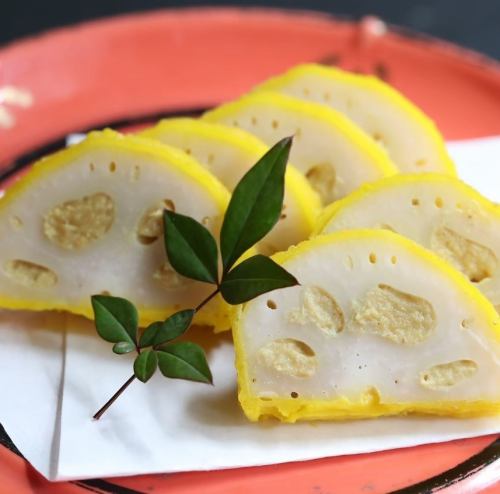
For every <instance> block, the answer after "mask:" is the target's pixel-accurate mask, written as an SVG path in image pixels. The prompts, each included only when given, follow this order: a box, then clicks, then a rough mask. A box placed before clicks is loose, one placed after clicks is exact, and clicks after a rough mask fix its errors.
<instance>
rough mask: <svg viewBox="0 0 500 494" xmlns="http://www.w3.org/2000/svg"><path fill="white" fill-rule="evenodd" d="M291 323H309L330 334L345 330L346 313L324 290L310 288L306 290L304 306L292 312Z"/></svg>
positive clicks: (315, 287)
mask: <svg viewBox="0 0 500 494" xmlns="http://www.w3.org/2000/svg"><path fill="white" fill-rule="evenodd" d="M288 319H289V321H290V322H293V323H299V324H307V323H308V322H309V321H310V322H312V323H314V325H315V326H316V327H317V328H319V329H321V330H322V331H324V332H325V333H328V334H336V333H340V332H341V331H342V330H343V329H344V313H343V312H342V309H341V308H340V307H339V305H338V304H337V301H336V300H335V299H334V298H333V297H332V296H331V295H330V294H329V293H328V292H327V291H326V290H324V289H323V288H320V287H318V286H308V287H306V288H305V289H304V292H303V299H302V306H301V307H300V308H299V309H297V310H294V311H292V312H291V313H290V314H289V316H288Z"/></svg>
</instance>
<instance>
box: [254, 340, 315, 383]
mask: <svg viewBox="0 0 500 494" xmlns="http://www.w3.org/2000/svg"><path fill="white" fill-rule="evenodd" d="M258 358H259V361H260V362H261V363H262V364H263V365H265V366H266V367H268V368H270V369H273V370H275V371H276V372H279V373H281V374H285V375H287V376H292V377H311V376H312V375H313V374H314V373H315V372H316V367H317V361H316V356H315V354H314V351H313V350H312V348H311V347H310V346H309V345H306V344H305V343H304V342H303V341H299V340H294V339H291V338H284V339H280V340H274V341H271V342H270V343H267V344H266V345H264V346H263V347H262V348H261V349H260V350H259V352H258Z"/></svg>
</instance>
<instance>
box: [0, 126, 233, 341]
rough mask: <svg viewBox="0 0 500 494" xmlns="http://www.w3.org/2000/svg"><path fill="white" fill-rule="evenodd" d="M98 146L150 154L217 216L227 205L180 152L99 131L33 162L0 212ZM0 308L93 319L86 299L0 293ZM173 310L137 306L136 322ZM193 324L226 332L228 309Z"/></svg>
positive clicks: (223, 193)
mask: <svg viewBox="0 0 500 494" xmlns="http://www.w3.org/2000/svg"><path fill="white" fill-rule="evenodd" d="M101 147H108V148H110V149H121V150H128V151H131V152H135V153H142V154H146V155H150V156H152V157H153V158H155V159H158V160H159V162H163V163H164V164H165V167H166V168H168V169H172V168H174V169H176V170H177V171H178V172H179V173H181V174H182V175H184V176H186V177H188V178H189V179H190V180H191V181H193V182H194V183H196V184H197V185H200V186H201V187H202V188H203V189H205V190H206V191H207V194H208V195H209V196H211V197H212V198H213V200H214V202H215V203H216V205H217V207H218V208H219V210H220V211H221V213H223V212H224V211H225V209H226V207H227V204H228V202H229V192H228V191H227V189H226V188H225V187H224V186H223V185H222V184H221V183H220V182H219V180H217V179H216V178H215V177H214V176H213V175H212V174H211V173H210V172H209V171H207V170H206V169H205V168H204V167H203V166H201V165H200V164H199V163H198V162H196V161H195V160H194V159H192V158H190V157H189V156H188V155H187V154H185V153H184V152H181V151H179V150H177V149H176V148H173V147H170V146H167V145H165V144H160V143H158V142H157V141H154V140H152V139H146V138H144V137H137V136H133V135H127V136H124V135H122V134H120V133H118V132H115V131H113V130H111V129H105V130H103V131H95V132H91V133H90V134H89V135H88V137H87V138H86V139H85V140H84V141H82V142H80V143H78V144H75V145H74V146H70V147H68V148H65V149H63V150H61V151H58V152H56V153H54V154H52V155H49V156H47V157H45V158H42V159H41V160H39V161H38V162H36V163H35V164H34V165H33V167H32V168H31V169H30V170H29V171H28V172H27V173H26V174H25V175H23V176H22V177H21V178H20V179H19V180H18V181H16V182H15V183H14V184H13V185H12V186H10V187H9V188H8V189H7V190H6V192H5V195H4V196H3V197H2V199H0V212H1V211H2V210H3V209H4V208H5V207H7V206H8V205H9V204H11V203H12V202H13V201H15V200H16V199H17V198H18V197H19V196H20V195H21V194H22V193H23V192H25V191H26V190H28V189H29V188H30V187H31V186H32V185H34V184H36V183H37V182H38V181H39V180H42V179H44V178H45V177H47V176H49V175H50V174H51V173H52V172H54V171H56V170H58V169H60V168H62V167H64V166H71V162H72V161H73V160H74V159H75V158H79V157H81V156H82V154H84V153H86V152H91V151H93V150H94V149H100V148H101ZM0 307H2V308H6V309H15V310H32V311H42V310H58V311H67V312H71V313H74V314H79V315H82V316H85V317H87V318H88V319H93V311H92V308H91V305H90V300H89V302H88V303H84V304H81V305H71V304H68V303H66V302H63V301H60V300H53V301H50V302H48V301H39V300H35V299H14V298H11V297H9V296H8V295H6V294H1V293H0ZM177 310H178V308H177V307H161V308H158V309H145V308H142V307H140V306H139V307H138V311H139V323H140V324H141V326H145V325H148V324H150V323H151V322H154V321H157V320H159V319H162V318H163V319H164V318H165V317H167V316H168V315H171V314H172V313H174V312H175V311H177ZM195 322H196V323H197V324H200V325H209V326H213V327H214V331H215V332H219V331H224V330H228V329H229V328H230V325H229V316H228V306H227V305H226V304H225V303H223V302H222V299H221V300H220V301H219V302H218V304H216V303H215V301H214V304H213V305H212V307H211V308H209V307H208V306H207V307H206V308H205V310H203V311H201V312H200V313H199V314H197V316H196V317H195Z"/></svg>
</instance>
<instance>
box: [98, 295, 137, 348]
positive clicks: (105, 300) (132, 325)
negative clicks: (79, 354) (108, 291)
mask: <svg viewBox="0 0 500 494" xmlns="http://www.w3.org/2000/svg"><path fill="white" fill-rule="evenodd" d="M91 300H92V308H93V309H94V319H95V325H96V329H97V332H98V333H99V336H100V337H101V338H102V339H103V340H106V341H110V342H111V343H118V342H120V341H126V342H128V343H133V344H134V345H135V344H136V343H137V326H138V315H137V309H136V308H135V307H134V305H133V304H132V303H130V302H129V301H128V300H126V299H124V298H120V297H111V296H108V295H92V298H91Z"/></svg>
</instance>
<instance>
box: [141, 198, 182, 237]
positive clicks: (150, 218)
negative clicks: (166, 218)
mask: <svg viewBox="0 0 500 494" xmlns="http://www.w3.org/2000/svg"><path fill="white" fill-rule="evenodd" d="M164 209H168V210H169V211H175V204H174V202H173V201H172V200H171V199H163V201H160V202H158V203H157V204H156V205H154V206H151V207H150V208H149V209H147V210H146V212H145V213H144V214H143V215H142V217H141V219H140V220H139V225H138V226H137V240H138V241H139V242H140V243H141V244H144V245H149V244H152V243H153V242H154V241H155V240H156V239H157V238H158V237H159V236H160V235H161V234H162V233H163V210H164Z"/></svg>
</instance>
